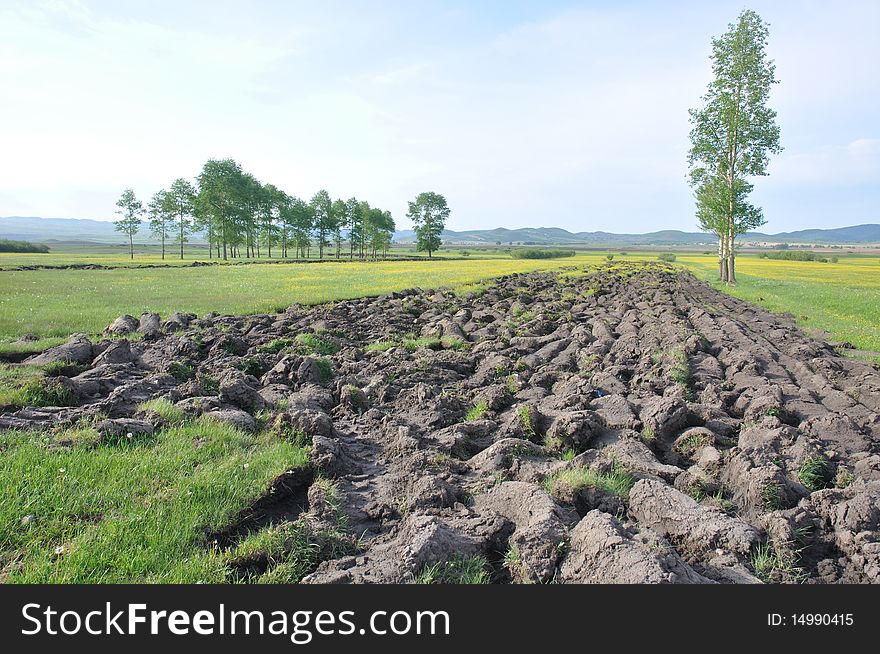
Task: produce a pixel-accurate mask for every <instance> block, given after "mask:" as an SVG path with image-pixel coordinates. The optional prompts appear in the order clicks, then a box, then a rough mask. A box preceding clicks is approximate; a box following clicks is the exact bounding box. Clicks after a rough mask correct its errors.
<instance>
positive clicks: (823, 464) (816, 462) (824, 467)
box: [798, 456, 828, 491]
mask: <svg viewBox="0 0 880 654" xmlns="http://www.w3.org/2000/svg"><path fill="white" fill-rule="evenodd" d="M798 479H799V480H800V482H801V483H802V484H803V485H804V486H806V487H807V488H808V489H809V490H811V491H817V490H820V489H822V488H827V486H828V461H826V459H825V457H823V456H811V457H809V458H807V459H806V460H805V461H804V462H803V463H802V464H801V467H800V468H799V469H798Z"/></svg>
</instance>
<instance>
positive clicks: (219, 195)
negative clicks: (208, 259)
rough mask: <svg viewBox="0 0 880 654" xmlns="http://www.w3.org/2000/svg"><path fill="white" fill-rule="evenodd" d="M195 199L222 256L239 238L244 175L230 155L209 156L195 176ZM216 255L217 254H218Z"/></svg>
mask: <svg viewBox="0 0 880 654" xmlns="http://www.w3.org/2000/svg"><path fill="white" fill-rule="evenodd" d="M198 183H199V194H198V196H196V203H197V205H198V206H199V208H200V211H201V212H202V214H203V216H204V219H205V220H208V221H210V222H209V227H210V230H211V232H212V238H213V240H214V242H215V243H216V245H217V248H218V251H219V248H220V245H221V244H222V245H223V260H224V261H226V260H227V258H228V252H229V250H230V249H231V248H234V247H235V246H236V245H238V244H239V243H240V242H241V240H242V234H243V232H244V229H243V222H244V221H243V220H242V217H243V215H244V212H245V202H244V198H245V183H246V182H245V179H244V174H243V173H242V171H241V166H239V165H238V163H236V162H235V161H233V160H232V159H220V160H218V159H209V160H208V161H207V162H206V163H205V165H204V167H203V168H202V172H201V174H199V177H198ZM218 256H219V254H218Z"/></svg>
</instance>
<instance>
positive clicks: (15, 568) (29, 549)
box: [0, 403, 317, 583]
mask: <svg viewBox="0 0 880 654" xmlns="http://www.w3.org/2000/svg"><path fill="white" fill-rule="evenodd" d="M169 407H170V408H171V409H174V408H175V407H173V406H172V405H170V403H169ZM60 444H63V446H62V447H59V445H60ZM0 451H2V452H3V456H2V457H0V485H2V487H3V494H2V496H0V582H2V581H7V582H24V583H58V582H64V583H122V582H128V583H132V582H141V583H158V582H165V583H195V582H214V583H219V582H224V581H229V580H231V579H230V577H229V575H230V573H231V567H230V565H231V562H233V561H234V559H235V558H236V557H237V556H238V553H239V552H238V551H239V550H240V549H242V548H245V547H247V546H248V541H249V540H252V539H256V538H259V539H263V540H265V539H266V538H267V537H268V536H271V532H272V530H271V528H268V529H266V530H262V531H261V530H256V531H255V532H254V533H253V535H252V536H251V537H250V538H247V539H245V540H244V541H242V542H241V543H240V544H239V545H238V547H237V548H233V549H232V550H229V551H226V552H221V551H219V550H218V549H217V548H216V547H214V545H213V543H212V542H211V538H210V534H211V533H212V531H215V530H219V529H222V528H224V527H225V526H227V525H228V524H229V523H230V522H231V521H232V520H234V518H235V517H236V515H237V514H238V513H239V511H241V510H242V509H244V508H245V507H247V506H248V505H250V504H251V503H252V502H254V501H255V500H256V499H257V498H259V497H260V496H261V495H262V494H263V493H264V492H265V491H266V489H267V488H268V486H269V485H270V483H271V482H272V480H273V479H274V478H276V477H277V476H278V475H282V474H284V473H285V472H287V471H288V470H292V469H294V468H298V467H301V466H304V465H306V464H307V462H308V451H307V450H306V449H304V448H302V447H300V446H299V445H297V444H296V443H294V442H291V440H290V439H288V438H285V437H284V436H283V435H279V434H277V433H273V432H271V431H263V432H261V433H259V434H249V433H245V432H242V431H239V430H237V429H234V428H232V427H230V426H229V425H225V424H221V423H218V422H215V421H213V420H211V419H209V418H200V419H198V420H196V421H183V420H182V417H181V416H178V420H177V421H176V424H171V425H170V426H168V427H166V428H164V429H163V430H161V431H160V432H159V433H158V434H157V435H156V436H151V437H138V438H137V439H135V440H133V441H129V440H127V439H125V438H121V439H119V440H116V441H107V440H106V439H104V440H102V439H101V437H100V436H99V435H98V432H97V431H95V429H94V428H93V427H92V426H91V425H89V424H81V425H78V426H76V427H72V428H69V429H66V430H62V431H59V432H56V433H21V432H0ZM287 554H288V556H290V557H293V558H295V559H296V562H298V563H300V564H301V567H302V564H304V563H305V564H307V563H309V557H311V556H312V553H311V552H309V551H300V552H297V551H291V552H288V553H287ZM316 563H317V562H315V564H316ZM4 568H5V569H6V571H5V572H3V570H4ZM4 577H5V579H4ZM297 581H298V580H297Z"/></svg>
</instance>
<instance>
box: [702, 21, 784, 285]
mask: <svg viewBox="0 0 880 654" xmlns="http://www.w3.org/2000/svg"><path fill="white" fill-rule="evenodd" d="M768 33H769V32H768V29H767V25H766V24H765V23H764V21H763V20H761V17H760V16H759V15H758V14H757V13H755V12H754V11H751V10H745V11H743V12H742V13H740V15H739V17H738V18H737V22H736V23H735V24H731V25H730V26H729V27H728V30H727V32H725V33H724V34H723V35H722V36H721V37H719V38H716V39H713V40H712V70H713V73H714V75H715V79H714V80H713V81H712V82H711V83H710V84H709V87H708V89H707V91H706V93H705V95H704V96H703V97H702V102H701V106H700V108H698V109H691V110H690V112H689V113H690V122H691V126H692V129H691V133H690V140H691V149H690V151H689V153H688V166H689V168H690V181H691V185H692V186H693V187H694V188H695V189H696V199H697V218H698V220H699V222H700V227H701V228H702V229H703V230H705V231H709V232H713V233H715V234H716V235H717V236H718V239H719V264H720V276H721V280H722V281H724V282H728V281H729V282H734V281H735V280H736V277H735V273H734V261H735V248H734V242H735V239H736V237H737V236H738V235H739V234H743V233H745V232H746V231H748V230H750V229H754V228H755V227H758V226H759V225H761V224H763V223H764V217H763V213H762V212H761V210H760V209H759V208H757V207H755V206H753V205H751V204H750V203H749V202H748V200H747V198H748V195H749V193H751V191H752V184H751V183H750V182H749V181H748V179H747V178H749V177H754V176H760V175H766V174H767V165H768V161H769V155H770V154H775V153H778V152H780V151H781V149H782V148H781V147H780V145H779V127H778V126H777V125H776V112H775V111H774V110H772V109H770V108H769V107H768V105H767V102H768V99H769V95H770V88H771V86H772V85H773V84H775V83H776V76H775V66H774V64H773V62H772V61H769V60H768V59H767V53H766V47H767V38H768Z"/></svg>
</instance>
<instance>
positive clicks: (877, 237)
mask: <svg viewBox="0 0 880 654" xmlns="http://www.w3.org/2000/svg"><path fill="white" fill-rule="evenodd" d="M0 238H11V239H16V240H23V241H35V242H39V243H48V244H49V245H50V246H51V244H52V241H89V242H94V243H121V242H123V241H124V240H125V238H124V237H123V236H122V234H119V233H118V232H116V231H114V229H113V223H111V222H107V221H103V220H88V219H74V218H27V217H19V216H12V217H8V218H2V217H0ZM442 238H443V241H444V242H445V243H447V244H449V245H472V246H474V245H496V244H498V243H501V244H502V245H509V244H511V243H513V244H515V245H582V246H591V247H638V246H652V245H665V246H672V245H704V244H705V245H710V244H712V243H713V241H714V238H713V237H712V235H711V234H706V233H705V232H682V231H679V230H676V229H666V230H661V231H657V232H649V233H647V234H614V233H612V232H574V233H572V232H569V231H568V230H565V229H561V228H559V227H523V228H520V229H506V228H504V227H498V228H496V229H471V230H465V231H452V230H445V231H444V232H443V235H442ZM741 238H742V241H743V242H745V243H792V244H798V243H807V244H809V243H815V244H826V245H866V244H880V225H877V224H871V225H855V226H852V227H838V228H835V229H804V230H800V231H795V232H783V233H781V234H763V233H761V232H748V233H746V234H745V235H743V236H742V237H741ZM135 240H136V241H138V242H140V243H145V242H151V243H152V242H155V239H154V238H153V237H152V235H151V234H150V233H149V232H148V231H147V229H146V227H144V228H143V229H141V231H140V233H139V234H138V235H137V237H136V238H135ZM394 240H395V241H397V242H398V243H404V244H405V243H412V242H414V241H415V234H414V233H413V231H412V230H402V231H399V232H395V234H394Z"/></svg>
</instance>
